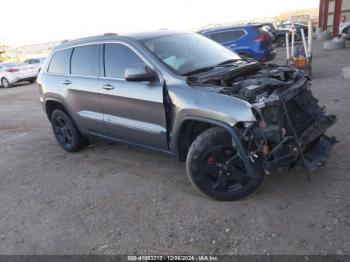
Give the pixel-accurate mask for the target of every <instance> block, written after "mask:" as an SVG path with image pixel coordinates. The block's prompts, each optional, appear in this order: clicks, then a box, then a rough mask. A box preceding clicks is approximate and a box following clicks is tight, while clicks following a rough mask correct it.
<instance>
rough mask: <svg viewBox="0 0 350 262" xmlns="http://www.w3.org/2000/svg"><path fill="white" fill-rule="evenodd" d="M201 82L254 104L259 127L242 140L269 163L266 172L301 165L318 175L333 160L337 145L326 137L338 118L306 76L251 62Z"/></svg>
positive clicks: (287, 68)
mask: <svg viewBox="0 0 350 262" xmlns="http://www.w3.org/2000/svg"><path fill="white" fill-rule="evenodd" d="M196 82H197V83H198V82H200V84H204V85H211V86H218V88H219V89H217V92H219V93H222V94H225V95H229V96H235V97H238V98H240V99H243V100H245V101H247V102H249V103H250V104H251V107H252V110H253V113H254V115H255V117H256V119H257V122H256V123H246V124H245V128H243V129H241V131H240V132H241V133H240V136H241V139H242V141H244V143H245V144H246V147H247V151H248V152H250V153H251V154H253V155H254V157H259V158H261V159H262V160H263V161H262V162H263V167H264V169H265V171H266V172H270V171H272V170H274V169H276V168H293V167H294V166H295V165H296V164H298V163H300V164H301V165H302V166H304V168H305V169H306V170H307V171H313V170H315V169H316V168H317V167H319V166H320V165H322V164H323V163H324V162H325V161H326V160H327V159H328V158H329V155H330V150H331V148H332V146H333V145H334V144H335V143H336V140H335V138H334V137H328V136H326V135H325V132H326V130H327V129H328V128H329V127H330V126H332V125H333V124H334V123H335V122H336V116H335V115H328V114H326V112H325V110H324V108H323V107H320V106H319V105H318V100H317V99H316V98H315V97H314V96H313V95H312V93H311V90H310V87H311V83H310V81H309V78H308V77H307V76H306V74H305V73H304V72H303V71H299V70H297V69H295V68H293V67H291V66H277V65H263V64H258V63H255V62H248V63H245V64H243V65H241V66H237V67H236V68H233V69H231V70H229V71H228V72H226V73H225V74H223V75H221V77H219V76H218V75H216V76H214V77H204V78H197V79H196Z"/></svg>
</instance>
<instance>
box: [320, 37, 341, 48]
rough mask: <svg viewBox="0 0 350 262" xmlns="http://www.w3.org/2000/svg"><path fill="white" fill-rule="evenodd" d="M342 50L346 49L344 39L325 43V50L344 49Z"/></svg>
mask: <svg viewBox="0 0 350 262" xmlns="http://www.w3.org/2000/svg"><path fill="white" fill-rule="evenodd" d="M342 48H345V41H344V39H333V40H327V41H325V42H324V43H323V49H327V50H332V49H342Z"/></svg>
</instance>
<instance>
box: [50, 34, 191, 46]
mask: <svg viewBox="0 0 350 262" xmlns="http://www.w3.org/2000/svg"><path fill="white" fill-rule="evenodd" d="M186 33H187V34H189V33H191V32H183V31H173V30H163V29H162V30H157V31H149V32H140V33H123V34H115V33H107V34H104V35H98V36H91V37H85V38H79V39H74V40H66V41H63V42H61V44H59V45H57V46H55V47H54V50H55V49H63V48H69V47H74V46H76V45H79V44H85V43H91V42H98V41H104V40H105V41H108V40H135V41H142V40H146V39H151V38H155V37H161V36H168V35H176V34H186Z"/></svg>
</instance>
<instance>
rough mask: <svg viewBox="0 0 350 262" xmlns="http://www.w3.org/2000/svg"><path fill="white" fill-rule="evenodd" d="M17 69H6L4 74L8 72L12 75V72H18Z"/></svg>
mask: <svg viewBox="0 0 350 262" xmlns="http://www.w3.org/2000/svg"><path fill="white" fill-rule="evenodd" d="M18 71H19V69H17V68H9V69H6V72H9V73H14V72H18Z"/></svg>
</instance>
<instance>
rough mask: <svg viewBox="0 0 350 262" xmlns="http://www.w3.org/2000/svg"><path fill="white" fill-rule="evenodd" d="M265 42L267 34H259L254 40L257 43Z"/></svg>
mask: <svg viewBox="0 0 350 262" xmlns="http://www.w3.org/2000/svg"><path fill="white" fill-rule="evenodd" d="M265 40H267V38H266V35H265V34H258V35H257V36H256V37H255V39H254V41H255V42H263V41H265Z"/></svg>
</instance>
